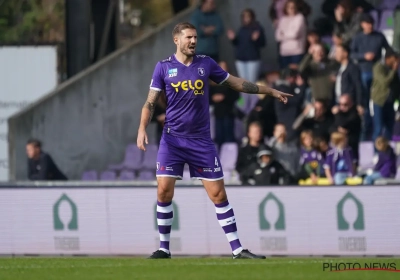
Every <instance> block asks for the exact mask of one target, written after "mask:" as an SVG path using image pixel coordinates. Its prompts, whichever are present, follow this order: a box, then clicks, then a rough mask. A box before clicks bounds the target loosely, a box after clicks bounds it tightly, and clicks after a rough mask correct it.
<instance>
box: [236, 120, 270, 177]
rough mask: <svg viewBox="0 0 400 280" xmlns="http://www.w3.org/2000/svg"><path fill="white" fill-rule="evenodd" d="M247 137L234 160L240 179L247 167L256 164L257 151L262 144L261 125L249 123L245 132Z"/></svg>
mask: <svg viewBox="0 0 400 280" xmlns="http://www.w3.org/2000/svg"><path fill="white" fill-rule="evenodd" d="M247 136H248V139H247V143H246V144H244V145H242V146H241V147H240V148H239V153H238V158H237V160H236V171H237V172H238V173H239V176H240V178H241V177H242V175H243V173H244V172H245V170H246V168H247V167H249V166H250V165H251V164H252V163H254V162H257V153H258V149H259V147H260V145H261V144H263V143H264V139H263V136H262V127H261V124H260V123H258V122H253V123H251V124H250V125H249V128H248V131H247Z"/></svg>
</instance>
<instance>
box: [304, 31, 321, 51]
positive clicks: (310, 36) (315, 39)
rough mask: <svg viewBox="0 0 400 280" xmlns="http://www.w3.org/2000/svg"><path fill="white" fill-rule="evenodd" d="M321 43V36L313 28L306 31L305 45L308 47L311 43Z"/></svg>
mask: <svg viewBox="0 0 400 280" xmlns="http://www.w3.org/2000/svg"><path fill="white" fill-rule="evenodd" d="M316 44H321V37H320V36H319V34H318V33H317V32H316V31H315V30H310V31H308V32H307V46H308V48H310V47H311V46H313V45H316Z"/></svg>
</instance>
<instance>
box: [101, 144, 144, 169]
mask: <svg viewBox="0 0 400 280" xmlns="http://www.w3.org/2000/svg"><path fill="white" fill-rule="evenodd" d="M141 162H142V151H140V150H139V149H138V148H137V147H136V145H135V144H130V145H128V146H127V147H126V150H125V158H124V161H123V162H122V163H120V164H112V165H109V166H108V169H109V170H118V171H120V170H123V169H128V170H139V169H140V166H141Z"/></svg>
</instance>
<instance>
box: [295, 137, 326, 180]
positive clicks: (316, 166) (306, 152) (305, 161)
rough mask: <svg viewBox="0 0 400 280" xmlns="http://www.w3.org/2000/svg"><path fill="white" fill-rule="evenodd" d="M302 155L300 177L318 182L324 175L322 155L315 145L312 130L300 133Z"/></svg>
mask: <svg viewBox="0 0 400 280" xmlns="http://www.w3.org/2000/svg"><path fill="white" fill-rule="evenodd" d="M300 144H301V157H300V165H301V171H300V176H299V177H300V178H299V179H307V178H311V181H312V182H313V183H314V184H317V180H318V178H320V177H322V175H323V168H322V156H321V154H320V153H319V152H318V151H317V150H316V149H315V148H314V146H313V135H312V132H311V131H310V130H306V131H303V132H302V133H301V135H300Z"/></svg>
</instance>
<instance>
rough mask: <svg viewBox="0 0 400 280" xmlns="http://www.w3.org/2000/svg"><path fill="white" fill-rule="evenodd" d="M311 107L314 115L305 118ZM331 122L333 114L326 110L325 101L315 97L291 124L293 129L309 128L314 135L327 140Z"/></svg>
mask: <svg viewBox="0 0 400 280" xmlns="http://www.w3.org/2000/svg"><path fill="white" fill-rule="evenodd" d="M312 109H313V110H314V116H313V117H312V118H306V117H307V116H308V115H309V113H310V110H312ZM333 122H334V119H333V115H332V113H331V112H330V110H328V105H327V102H326V101H325V100H319V99H317V100H316V101H315V102H314V103H313V104H310V105H307V107H306V108H305V109H304V111H303V114H302V115H301V116H300V117H299V118H298V119H297V120H296V122H295V123H294V124H293V129H296V130H297V131H299V132H301V131H303V130H311V131H312V134H313V135H314V137H320V138H323V139H325V140H326V141H327V142H329V136H330V128H331V126H332V125H333Z"/></svg>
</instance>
